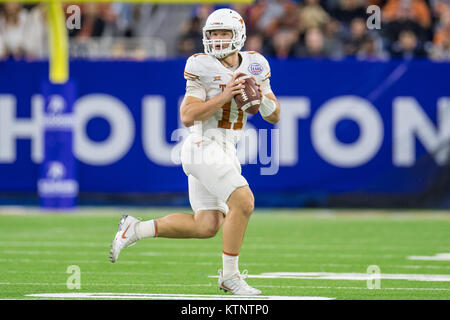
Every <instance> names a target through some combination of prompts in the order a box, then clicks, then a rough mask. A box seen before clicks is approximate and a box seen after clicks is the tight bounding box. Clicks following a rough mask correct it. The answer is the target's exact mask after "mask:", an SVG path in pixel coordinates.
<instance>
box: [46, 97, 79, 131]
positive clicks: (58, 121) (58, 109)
mask: <svg viewBox="0 0 450 320" xmlns="http://www.w3.org/2000/svg"><path fill="white" fill-rule="evenodd" d="M65 111H66V101H65V99H64V98H63V97H62V96H60V95H57V94H55V95H52V96H51V97H50V101H49V103H48V109H47V113H46V115H45V117H44V126H45V128H46V129H66V130H69V129H71V128H72V126H73V123H74V117H73V115H72V114H71V113H64V112H65Z"/></svg>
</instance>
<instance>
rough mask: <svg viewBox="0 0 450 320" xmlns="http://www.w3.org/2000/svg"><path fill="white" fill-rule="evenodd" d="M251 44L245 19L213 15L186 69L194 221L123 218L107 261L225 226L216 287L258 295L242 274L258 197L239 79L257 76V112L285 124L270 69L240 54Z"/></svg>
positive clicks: (184, 155) (186, 163) (186, 162)
mask: <svg viewBox="0 0 450 320" xmlns="http://www.w3.org/2000/svg"><path fill="white" fill-rule="evenodd" d="M245 39H246V30H245V23H244V20H243V19H242V17H241V16H240V15H239V14H238V13H237V12H235V11H233V10H231V9H219V10H216V11H214V12H213V13H211V15H210V16H209V17H208V19H207V21H206V23H205V26H204V28H203V44H204V48H205V52H204V53H199V54H194V55H193V56H191V57H189V59H188V60H187V62H186V67H185V71H184V77H185V79H186V94H185V97H184V99H183V102H182V104H181V107H180V117H181V121H182V122H183V124H184V125H185V126H186V127H189V130H190V134H189V136H188V137H187V138H186V139H185V141H184V142H183V146H182V149H181V163H182V166H183V170H184V172H185V173H186V175H187V176H188V182H189V200H190V203H191V206H192V209H193V211H194V214H193V215H192V214H186V213H173V214H169V215H167V216H165V217H162V218H158V219H153V220H149V221H139V220H137V219H135V218H134V217H131V216H126V215H125V216H123V217H122V219H121V221H120V223H119V230H118V232H117V234H116V237H115V238H114V241H113V244H112V248H111V256H110V259H111V261H112V262H115V261H116V260H117V258H118V255H119V253H120V250H121V249H123V248H125V247H128V246H130V245H133V244H135V243H136V241H137V240H140V239H142V238H148V237H156V236H158V237H166V238H210V237H213V236H215V235H216V233H217V232H218V230H219V229H220V227H221V226H222V239H223V247H222V260H223V261H222V262H223V269H222V270H219V281H218V284H219V287H220V288H221V289H223V290H225V291H229V292H231V293H233V294H242V295H254V294H260V293H261V291H260V290H258V289H255V288H253V287H251V286H249V285H248V284H247V282H246V281H245V280H244V278H245V276H246V272H245V271H244V272H243V273H241V272H240V271H239V268H238V257H239V252H240V249H241V245H242V241H243V239H244V234H245V230H246V228H247V224H248V221H249V219H250V216H251V213H252V212H253V209H254V197H253V193H252V191H251V190H250V187H249V185H248V182H247V180H246V179H245V178H244V177H243V176H242V175H241V165H240V163H239V160H238V158H237V151H236V144H237V143H238V141H239V138H240V136H241V134H242V132H243V130H244V127H245V124H246V121H247V113H246V112H245V111H244V110H241V109H239V108H238V107H237V105H236V103H235V101H234V99H233V97H234V96H235V95H236V94H238V93H240V92H241V91H242V89H243V88H244V86H243V80H240V81H236V78H237V75H238V74H239V73H245V74H247V75H250V76H252V77H254V79H255V80H256V82H257V84H258V86H259V90H260V92H261V94H262V99H261V105H260V109H259V112H260V114H261V116H262V117H263V118H264V119H265V120H266V121H268V122H270V123H276V122H278V121H279V119H280V105H279V103H278V101H277V98H276V97H275V95H274V93H273V92H272V90H271V87H270V80H269V78H270V67H269V64H268V62H267V60H266V59H265V58H264V57H263V56H262V55H261V54H259V53H257V52H251V51H250V52H242V51H240V49H241V48H242V47H243V46H244V42H245Z"/></svg>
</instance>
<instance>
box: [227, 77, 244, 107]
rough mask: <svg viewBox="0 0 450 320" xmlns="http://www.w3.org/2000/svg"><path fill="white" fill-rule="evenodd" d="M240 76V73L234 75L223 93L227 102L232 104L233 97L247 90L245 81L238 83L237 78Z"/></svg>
mask: <svg viewBox="0 0 450 320" xmlns="http://www.w3.org/2000/svg"><path fill="white" fill-rule="evenodd" d="M238 76H239V73H237V74H235V75H233V77H232V78H231V80H230V81H229V82H228V83H227V85H226V86H225V89H224V90H223V92H222V95H223V97H224V100H225V102H230V101H231V99H233V97H234V96H235V95H237V94H239V93H241V92H242V90H243V89H244V88H245V85H244V82H245V80H239V81H236V78H237V77H238Z"/></svg>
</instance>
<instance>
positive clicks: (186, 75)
mask: <svg viewBox="0 0 450 320" xmlns="http://www.w3.org/2000/svg"><path fill="white" fill-rule="evenodd" d="M184 76H185V77H186V78H188V79H190V80H197V79H200V78H199V77H194V76H190V75H188V74H186V73H184Z"/></svg>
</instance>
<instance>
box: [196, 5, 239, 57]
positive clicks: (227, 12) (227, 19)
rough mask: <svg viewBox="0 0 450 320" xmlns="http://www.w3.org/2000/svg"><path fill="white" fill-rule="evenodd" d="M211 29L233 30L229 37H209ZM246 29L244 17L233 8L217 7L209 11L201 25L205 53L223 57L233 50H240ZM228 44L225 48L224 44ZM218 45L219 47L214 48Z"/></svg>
mask: <svg viewBox="0 0 450 320" xmlns="http://www.w3.org/2000/svg"><path fill="white" fill-rule="evenodd" d="M212 30H230V31H232V32H233V38H231V39H214V40H213V39H210V33H211V31H212ZM246 38H247V36H246V29H245V23H244V19H242V17H241V16H240V14H239V13H237V12H236V11H234V10H231V9H219V10H216V11H214V12H213V13H211V14H210V15H209V17H208V19H206V23H205V26H204V27H203V46H204V48H205V53H207V54H210V55H213V56H214V57H216V58H218V59H223V58H225V57H227V56H228V55H230V54H232V53H233V52H237V51H239V50H241V48H242V47H243V46H244V42H245V39H246ZM225 44H228V46H227V47H226V48H224V45H225ZM216 45H220V49H219V48H216Z"/></svg>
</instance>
